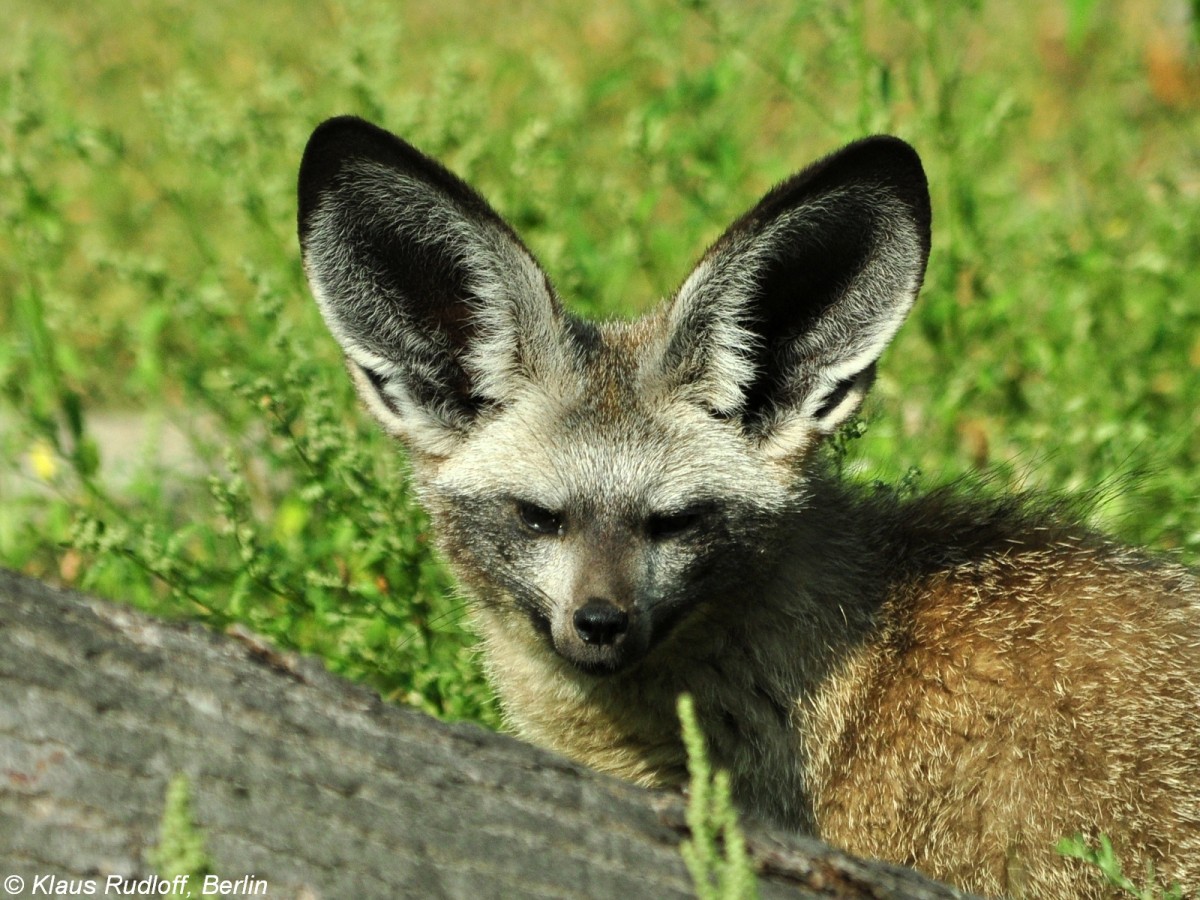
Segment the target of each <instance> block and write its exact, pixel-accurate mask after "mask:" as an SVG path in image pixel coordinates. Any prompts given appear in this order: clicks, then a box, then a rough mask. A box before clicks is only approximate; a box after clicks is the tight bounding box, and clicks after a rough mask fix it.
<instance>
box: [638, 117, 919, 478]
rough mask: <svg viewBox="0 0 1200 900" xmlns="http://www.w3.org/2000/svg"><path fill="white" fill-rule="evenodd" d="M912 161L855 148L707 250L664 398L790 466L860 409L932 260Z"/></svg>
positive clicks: (686, 293) (864, 145) (677, 317)
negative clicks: (683, 400)
mask: <svg viewBox="0 0 1200 900" xmlns="http://www.w3.org/2000/svg"><path fill="white" fill-rule="evenodd" d="M929 224H930V211H929V191H928V188H927V186H926V182H925V173H924V171H923V170H922V168H921V161H920V159H918V157H917V154H916V151H914V150H913V148H912V147H910V146H909V145H908V144H906V143H904V142H903V141H901V140H898V139H897V138H892V137H874V138H868V139H866V140H862V141H858V142H857V143H854V144H851V145H850V146H848V147H845V148H843V149H842V150H840V151H838V152H836V153H834V154H832V155H830V156H827V157H826V158H825V159H823V160H820V161H819V162H817V163H815V164H813V165H811V166H809V167H808V168H807V169H805V170H804V171H802V172H800V173H799V174H797V175H794V176H792V177H791V178H789V179H788V180H787V181H785V182H783V183H782V184H780V185H779V186H778V187H776V188H775V189H774V190H772V191H771V192H770V193H768V194H767V195H766V196H765V197H763V199H762V200H761V201H759V203H758V204H757V205H756V206H754V207H753V208H752V209H751V210H750V211H749V212H747V213H746V214H745V215H744V216H742V217H741V218H740V219H738V220H737V221H736V222H735V223H734V224H733V225H732V226H731V227H730V228H729V230H728V231H726V232H725V234H724V235H723V236H722V237H721V238H720V239H719V240H718V241H717V242H716V243H715V244H714V245H713V246H712V247H711V248H710V249H709V251H708V253H707V254H706V255H705V257H704V258H703V259H702V260H701V261H700V264H699V265H698V266H697V267H696V269H695V271H694V272H693V273H692V274H691V276H690V277H689V278H688V279H687V281H685V282H684V284H683V287H682V288H680V290H679V293H678V294H677V295H676V297H675V300H674V302H673V304H672V305H671V307H670V309H669V311H668V318H667V334H668V337H667V340H666V343H665V345H664V351H663V353H662V358H661V362H660V371H661V372H662V374H663V376H664V377H665V379H666V384H667V386H668V387H669V388H671V389H673V390H675V391H677V392H679V393H681V394H682V395H683V396H686V397H689V398H690V399H692V400H693V402H696V403H697V404H699V405H702V406H704V407H705V408H707V409H708V410H710V411H711V412H713V413H714V414H717V415H721V416H724V417H730V418H733V419H736V420H738V421H739V422H740V423H741V424H742V426H743V428H744V429H745V431H746V432H747V434H749V435H751V436H752V437H754V438H756V439H757V440H758V441H759V442H760V443H761V445H762V446H763V447H764V449H766V450H767V451H768V452H769V453H771V454H772V455H775V456H779V457H784V458H787V457H792V456H794V455H796V454H801V453H803V452H805V449H806V448H807V447H808V446H809V445H810V444H811V443H812V441H813V440H814V439H815V438H817V437H819V436H820V435H823V434H829V433H830V432H831V431H833V430H834V429H836V428H837V427H838V425H839V424H841V423H842V422H843V421H845V419H846V417H847V416H849V415H850V414H851V413H853V412H854V410H855V409H856V408H857V407H858V405H859V403H860V402H861V401H862V398H863V396H864V395H865V394H866V392H867V389H868V388H869V387H870V386H871V380H872V378H873V376H874V372H875V362H876V360H878V359H879V355H880V354H881V353H882V352H883V350H884V348H885V347H886V346H887V344H888V342H889V341H890V340H891V339H892V338H893V337H894V336H895V334H896V331H897V330H898V329H899V327H900V324H901V322H903V321H904V317H905V316H906V315H907V314H908V311H909V309H911V307H912V304H913V301H914V300H915V299H916V296H917V291H918V290H919V288H920V287H921V280H922V278H923V276H924V274H925V262H926V259H927V257H928V255H929Z"/></svg>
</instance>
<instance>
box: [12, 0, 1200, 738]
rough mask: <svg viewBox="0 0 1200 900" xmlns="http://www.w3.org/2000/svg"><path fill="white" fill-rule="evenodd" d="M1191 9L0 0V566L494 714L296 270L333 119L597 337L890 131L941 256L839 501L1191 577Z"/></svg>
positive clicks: (389, 465) (1083, 4)
mask: <svg viewBox="0 0 1200 900" xmlns="http://www.w3.org/2000/svg"><path fill="white" fill-rule="evenodd" d="M1196 5H1197V4H1196V3H1195V2H1189V0H1154V2H1147V0H1142V2H1110V3H1100V2H1098V0H1060V2H1049V3H1042V2H1032V0H1028V2H1015V0H1010V2H999V0H997V2H990V3H988V2H962V3H955V4H945V3H940V2H934V0H877V2H833V3H830V2H823V3H806V2H798V3H767V2H748V0H738V2H732V0H731V2H719V0H690V2H666V0H619V2H611V3H608V4H604V5H598V4H582V3H568V2H542V3H533V2H512V3H505V4H494V5H493V4H481V3H479V2H459V0H444V2H441V3H438V4H431V3H430V4H416V3H402V2H392V3H384V2H373V0H349V2H322V3H310V4H282V3H277V2H270V0H268V2H263V3H257V4H245V3H237V4H235V3H232V2H227V0H207V2H205V3H203V4H201V3H196V2H169V0H157V2H152V0H122V2H121V3H119V4H118V3H116V2H113V0H104V2H99V3H94V4H81V3H75V2H55V0H40V2H38V3H29V2H14V0H0V19H2V20H3V21H4V22H5V23H6V24H5V30H4V33H3V35H2V36H0V185H2V187H0V564H3V565H7V566H10V567H14V568H18V569H21V570H24V571H26V572H29V573H31V574H34V575H37V576H39V577H42V578H46V579H48V580H50V581H55V582H60V583H64V584H68V585H73V586H78V587H82V588H85V589H88V590H92V591H96V592H99V593H101V594H105V595H108V596H113V597H118V598H121V599H125V600H130V601H132V602H135V603H138V604H139V605H141V606H144V607H146V608H149V609H152V610H154V611H156V612H159V613H162V614H165V615H181V616H189V617H197V618H200V619H202V620H204V621H207V622H209V623H210V624H211V625H213V627H217V628H227V627H229V626H232V625H233V624H235V623H244V624H246V625H248V626H250V627H252V628H254V629H256V630H258V631H260V632H263V633H265V634H266V635H268V636H269V637H271V638H272V639H273V640H275V641H277V642H278V643H280V644H281V645H283V646H285V647H293V648H299V649H302V650H305V651H309V652H315V653H320V654H321V655H323V656H324V657H325V658H326V659H327V660H328V661H329V664H330V665H331V667H333V668H334V669H336V670H338V671H341V672H344V673H346V674H348V675H350V676H352V677H355V678H359V679H362V680H366V681H368V682H370V683H372V684H373V685H375V686H376V687H378V688H379V689H380V690H381V691H382V692H383V693H384V694H385V695H386V696H388V697H392V698H395V699H397V700H401V701H404V702H411V703H414V704H417V705H419V706H421V707H423V708H425V709H428V710H430V711H433V712H435V713H438V714H440V715H444V716H450V717H466V718H474V719H479V720H482V721H485V722H490V723H493V724H494V723H495V721H496V713H495V710H494V708H493V705H492V703H491V700H490V698H489V695H488V692H487V690H486V688H485V687H484V686H483V685H482V683H481V679H480V677H479V673H478V667H477V662H476V659H475V657H474V655H473V653H472V652H471V650H470V638H469V635H468V634H467V633H466V632H465V628H464V625H463V621H462V620H463V616H464V611H463V608H462V604H461V602H460V601H459V600H458V598H456V596H455V595H454V593H453V590H452V588H451V587H450V584H449V581H448V579H447V577H446V575H445V574H444V572H443V570H442V569H441V567H440V566H439V565H438V563H437V562H436V561H435V560H433V559H431V557H430V554H429V551H428V540H427V535H426V531H425V528H426V526H425V522H424V519H423V517H422V515H421V513H420V511H419V510H417V509H416V508H415V507H414V506H413V504H412V503H411V502H410V500H409V499H408V494H407V490H406V482H405V475H404V466H403V460H402V458H401V454H400V452H399V451H398V449H397V448H395V447H394V446H393V445H392V444H390V443H389V442H388V441H386V440H385V439H383V438H382V437H380V436H379V435H377V434H376V433H375V431H374V428H373V426H372V425H371V423H370V422H368V421H367V418H366V416H365V414H363V413H362V412H361V411H360V410H359V409H358V408H357V406H356V403H355V401H354V398H353V397H352V394H351V391H350V387H349V383H348V379H347V378H346V377H345V375H344V373H343V371H342V369H341V364H340V360H339V355H338V353H337V350H336V348H335V346H334V344H333V341H332V340H331V339H330V338H329V337H328V336H327V335H326V333H325V332H324V329H323V327H322V326H321V324H320V322H319V317H318V316H317V314H316V310H315V306H314V304H313V303H312V302H311V300H310V298H309V296H308V292H307V290H306V288H305V286H304V283H303V278H302V274H301V271H300V266H299V255H298V250H297V246H296V240H295V236H294V218H295V209H294V197H293V194H294V186H295V175H296V168H297V165H298V162H299V158H300V153H301V151H302V149H303V146H304V142H305V140H306V138H307V136H308V134H309V132H310V131H311V130H312V128H313V127H314V126H315V125H316V124H317V123H318V122H320V121H321V120H322V119H324V118H326V117H328V116H331V115H335V114H341V113H356V114H358V115H361V116H365V117H367V118H369V119H372V120H374V121H376V122H378V123H379V124H381V125H384V126H385V127H388V128H389V129H391V130H393V131H395V132H397V133H399V134H401V135H403V136H404V137H406V138H407V139H408V140H410V141H412V142H413V143H414V144H416V145H417V146H419V147H421V148H422V149H424V150H425V151H426V152H428V153H430V154H431V155H434V156H436V157H438V158H440V159H442V160H443V161H444V162H445V163H446V164H447V165H449V166H450V167H451V168H452V169H454V170H455V171H457V172H458V173H459V174H461V175H462V176H463V177H465V178H466V179H467V180H469V181H471V182H472V183H474V184H475V185H476V186H477V187H478V188H480V189H481V190H482V191H483V193H484V194H485V195H486V196H487V197H489V199H490V200H491V201H492V203H493V205H495V206H496V208H497V209H498V210H499V211H500V212H501V213H502V214H503V215H505V216H506V217H508V218H509V220H510V221H511V222H513V224H514V225H515V226H516V227H517V229H518V230H519V231H520V232H521V234H522V235H523V236H524V238H525V239H526V241H527V243H528V244H529V246H530V247H531V248H532V249H533V250H534V252H535V253H536V254H537V255H538V256H539V258H540V259H541V261H542V263H543V264H544V266H545V267H546V269H547V270H548V271H549V272H550V274H551V276H552V277H553V279H554V280H555V282H556V284H557V286H558V287H559V290H560V292H561V293H562V295H563V296H564V298H565V299H566V300H567V302H568V303H569V304H571V305H572V306H573V308H575V309H576V310H578V311H582V312H585V313H588V314H593V315H604V316H611V315H629V314H633V313H636V312H638V311H640V310H644V309H646V308H647V307H648V306H649V305H651V304H653V303H654V302H656V301H657V300H659V299H660V298H662V297H664V296H666V295H669V294H670V293H671V292H672V290H673V289H674V288H675V287H676V286H677V284H678V282H679V281H680V280H681V279H682V278H683V277H684V276H685V275H686V274H687V272H688V271H689V269H690V267H691V265H692V264H693V263H694V261H695V260H696V258H697V257H698V256H699V254H700V253H701V252H702V250H703V249H704V247H705V246H706V244H707V242H709V241H711V240H712V239H714V238H715V237H716V236H717V235H718V234H719V233H720V231H721V230H722V229H723V227H724V226H725V225H726V224H728V222H729V221H730V220H731V219H732V218H733V217H734V216H736V215H737V214H738V213H740V212H741V211H742V210H744V209H745V208H747V207H748V206H749V205H750V204H752V203H753V202H754V201H755V200H756V199H757V198H758V196H759V195H760V194H761V193H762V192H763V191H765V190H766V189H767V188H769V187H770V186H771V184H772V183H774V182H776V181H778V180H779V179H781V178H783V177H785V176H786V175H788V174H789V173H791V172H792V171H795V170H796V169H798V168H800V167H802V166H803V165H805V164H807V163H808V162H809V161H811V160H812V159H813V158H815V157H817V156H819V155H821V154H824V153H826V152H828V151H830V150H832V149H834V148H835V147H837V146H839V145H840V144H843V143H845V142H848V141H850V140H852V139H854V138H857V137H860V136H862V135H865V134H869V133H874V132H892V133H895V134H898V135H900V136H902V137H904V138H906V139H907V140H909V141H910V142H912V143H913V144H915V145H916V146H917V148H918V149H919V150H920V152H921V154H922V156H923V158H924V159H925V161H926V166H927V170H928V174H929V177H930V181H931V184H932V191H933V203H934V243H933V252H932V257H931V259H930V266H929V274H928V277H927V281H926V287H925V290H924V292H923V295H922V298H921V299H920V301H919V302H918V306H917V309H916V311H915V312H914V314H913V316H912V318H911V320H910V322H909V324H908V325H907V326H906V328H905V329H904V331H903V332H902V333H901V336H900V338H899V339H898V340H897V341H896V343H895V344H894V346H893V347H892V348H891V349H890V350H889V352H888V354H887V355H886V357H885V359H884V361H883V364H882V366H881V375H880V378H879V381H878V382H877V386H876V389H875V392H874V400H873V403H872V404H871V405H870V407H869V409H868V412H867V416H866V422H867V426H868V427H867V429H866V432H865V434H864V435H863V436H861V437H859V438H858V439H856V440H853V441H850V442H849V443H850V446H849V456H848V465H849V467H850V471H851V472H852V473H853V475H854V477H858V478H862V479H865V480H874V479H882V480H884V481H889V482H897V481H901V480H906V482H907V483H908V484H917V485H926V486H931V485H935V484H939V483H943V482H945V481H948V480H951V479H953V478H955V477H957V476H958V475H960V474H962V473H964V472H983V473H986V475H987V477H988V478H990V479H991V480H992V481H993V483H994V484H996V485H997V486H998V487H1000V488H1014V487H1030V488H1039V489H1050V490H1067V491H1075V492H1077V491H1087V490H1093V489H1097V488H1100V489H1101V490H1100V492H1099V494H1098V498H1097V500H1096V501H1095V503H1094V513H1095V516H1096V519H1097V522H1098V524H1100V525H1101V526H1102V527H1105V528H1107V529H1110V530H1112V531H1115V532H1116V533H1118V534H1119V535H1120V536H1121V537H1123V538H1125V539H1128V540H1131V541H1137V542H1146V543H1151V544H1153V545H1155V546H1157V547H1160V548H1165V549H1168V550H1171V551H1174V552H1179V553H1180V554H1182V556H1183V557H1184V558H1185V559H1187V560H1189V561H1195V560H1196V559H1197V558H1198V557H1200V504H1198V503H1197V492H1196V487H1195V476H1196V473H1197V471H1198V468H1200V467H1198V465H1197V463H1198V461H1200V460H1198V458H1200V436H1198V434H1197V425H1198V423H1200V412H1198V408H1200V403H1198V402H1197V400H1198V398H1200V60H1198V57H1197V25H1196V20H1197V16H1196Z"/></svg>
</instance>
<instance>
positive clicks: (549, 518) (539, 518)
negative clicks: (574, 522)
mask: <svg viewBox="0 0 1200 900" xmlns="http://www.w3.org/2000/svg"><path fill="white" fill-rule="evenodd" d="M517 514H518V515H519V516H520V517H521V524H522V525H524V526H525V527H526V528H528V529H529V530H530V531H532V532H534V533H535V534H562V533H563V518H562V514H561V513H556V512H552V511H551V510H548V509H546V508H545V507H544V506H538V505H537V504H536V503H526V502H524V501H518V502H517Z"/></svg>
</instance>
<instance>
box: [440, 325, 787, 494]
mask: <svg viewBox="0 0 1200 900" xmlns="http://www.w3.org/2000/svg"><path fill="white" fill-rule="evenodd" d="M654 325H655V321H654V319H653V318H652V319H649V320H640V321H638V322H634V323H606V324H605V325H603V326H601V327H599V328H597V329H596V333H595V334H594V336H593V340H592V341H591V342H590V343H591V346H590V347H589V348H588V349H587V351H586V352H584V353H581V354H580V356H579V359H578V368H577V376H576V377H575V378H573V379H570V380H568V381H556V382H554V383H548V384H542V383H538V382H535V381H530V382H528V383H526V384H525V385H524V386H523V387H522V389H521V390H520V391H519V392H518V393H516V395H515V396H514V397H513V398H512V399H511V400H510V401H509V402H507V403H505V404H504V405H503V407H502V408H499V409H497V410H496V411H495V412H494V413H493V414H491V415H489V416H486V417H485V419H484V420H483V421H481V422H479V423H478V426H477V427H476V428H475V429H474V430H473V431H472V432H471V433H470V434H469V435H468V436H467V437H466V439H465V440H464V441H463V443H462V445H461V447H460V448H459V450H458V452H456V453H453V454H451V455H450V457H448V458H447V459H446V460H444V462H443V463H442V464H441V465H440V466H439V468H438V471H437V473H436V475H435V476H434V477H433V478H432V479H430V480H431V483H432V484H431V486H432V487H433V488H434V489H435V490H438V491H440V492H446V493H451V494H467V495H470V494H476V495H492V496H508V497H514V498H518V499H522V500H527V501H529V502H532V503H537V504H538V505H540V506H545V507H547V508H549V509H567V508H575V507H580V506H583V507H593V508H602V509H606V510H613V509H620V510H625V511H628V512H630V513H633V514H642V515H645V514H649V513H651V512H668V511H673V510H680V509H683V508H684V507H686V506H688V505H689V504H692V503H695V502H698V501H718V502H719V501H720V499H721V498H722V497H737V498H738V499H739V500H741V501H746V500H749V501H751V502H754V503H756V504H757V505H760V506H768V507H774V506H776V505H778V504H781V503H783V502H785V500H786V497H787V492H788V486H789V483H790V481H791V480H792V478H793V477H794V475H793V473H792V472H791V471H790V470H788V469H786V468H784V467H782V466H779V465H776V464H774V463H772V462H770V461H769V460H767V459H765V458H762V457H761V456H760V455H759V454H756V453H753V452H748V451H749V450H751V449H752V444H751V442H750V441H748V440H747V438H746V436H745V435H744V434H743V433H742V431H741V429H740V428H739V426H738V425H737V424H736V423H735V422H734V421H732V420H727V419H721V418H717V417H714V416H713V415H711V414H710V413H709V412H708V411H706V410H704V409H702V408H701V407H700V406H698V405H696V404H695V403H692V402H688V401H687V400H686V399H683V398H680V397H675V396H672V395H671V394H670V393H668V392H665V391H662V390H659V389H657V388H658V386H657V385H656V384H655V381H656V378H655V374H654V372H653V371H652V366H651V362H652V360H653V357H654V355H655V347H654V344H655V334H654ZM748 495H749V496H748Z"/></svg>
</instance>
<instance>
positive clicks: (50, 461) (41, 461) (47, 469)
mask: <svg viewBox="0 0 1200 900" xmlns="http://www.w3.org/2000/svg"><path fill="white" fill-rule="evenodd" d="M29 464H30V466H32V467H33V474H35V475H36V476H37V477H38V478H40V479H41V480H42V481H51V480H53V478H54V476H55V475H57V474H58V459H57V458H56V457H55V455H54V448H53V447H52V446H50V442H49V441H47V440H44V439H43V438H38V439H37V440H36V441H34V443H33V446H32V447H31V448H30V449H29Z"/></svg>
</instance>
